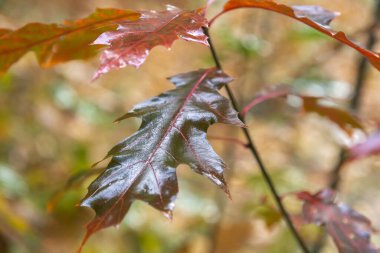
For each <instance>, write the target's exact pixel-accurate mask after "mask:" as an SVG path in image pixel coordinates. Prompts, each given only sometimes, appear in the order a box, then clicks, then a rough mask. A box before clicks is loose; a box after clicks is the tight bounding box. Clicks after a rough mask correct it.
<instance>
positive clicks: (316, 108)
mask: <svg viewBox="0 0 380 253" xmlns="http://www.w3.org/2000/svg"><path fill="white" fill-rule="evenodd" d="M302 100H303V109H304V110H305V111H306V112H314V113H317V114H319V115H320V116H322V117H325V118H328V119H329V120H331V121H332V122H334V123H335V124H337V125H338V126H339V127H340V128H341V129H343V130H344V131H345V132H346V133H347V134H348V135H350V136H351V135H352V133H353V130H354V129H363V126H362V125H361V124H360V122H359V121H358V120H357V119H356V118H355V117H354V116H353V115H352V114H351V113H349V112H348V111H346V110H343V109H340V108H337V107H331V106H327V105H323V104H322V103H321V102H320V101H321V99H320V98H318V97H307V96H303V97H302Z"/></svg>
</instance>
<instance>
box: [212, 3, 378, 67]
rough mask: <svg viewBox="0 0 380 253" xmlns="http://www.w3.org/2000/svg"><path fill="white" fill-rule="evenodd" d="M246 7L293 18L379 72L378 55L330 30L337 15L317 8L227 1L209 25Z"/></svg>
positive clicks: (340, 33)
mask: <svg viewBox="0 0 380 253" xmlns="http://www.w3.org/2000/svg"><path fill="white" fill-rule="evenodd" d="M246 7H248V8H259V9H265V10H268V11H273V12H277V13H280V14H283V15H285V16H288V17H291V18H294V19H296V20H298V21H300V22H302V23H304V24H306V25H308V26H310V27H312V28H314V29H316V30H318V31H320V32H321V33H324V34H326V35H327V36H329V37H331V38H334V39H336V40H337V41H340V42H342V43H344V44H346V45H348V46H350V47H352V48H354V49H356V50H357V51H358V52H359V53H361V54H362V55H363V56H365V57H366V58H367V59H368V60H369V61H370V62H371V64H372V65H373V66H374V67H375V68H377V69H378V70H380V54H379V53H376V52H372V51H370V50H368V49H365V48H363V47H361V46H360V45H358V44H357V43H355V42H353V41H351V40H350V39H348V38H347V37H346V35H345V34H344V33H343V32H341V31H339V32H336V31H333V30H331V29H330V28H329V27H328V25H329V23H330V21H331V20H332V19H333V18H334V17H336V16H337V14H336V13H334V12H330V11H328V10H326V9H324V8H322V7H319V6H292V7H291V6H287V5H284V4H280V3H277V2H275V1H272V0H229V1H228V2H227V3H226V4H225V6H224V9H223V11H222V12H221V13H219V14H218V15H217V16H216V17H214V18H213V19H212V20H211V21H210V25H211V24H212V22H213V21H214V20H215V19H216V18H218V17H219V16H220V15H222V14H224V13H226V12H228V11H231V10H234V9H238V8H246Z"/></svg>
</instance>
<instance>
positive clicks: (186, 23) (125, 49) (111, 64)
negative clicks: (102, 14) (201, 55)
mask: <svg viewBox="0 0 380 253" xmlns="http://www.w3.org/2000/svg"><path fill="white" fill-rule="evenodd" d="M139 13H140V14H141V17H140V19H139V20H136V21H123V22H119V23H118V24H119V26H118V28H117V30H116V31H110V32H105V33H103V34H101V35H100V36H99V37H98V38H97V39H96V40H95V41H94V44H97V45H107V46H108V48H107V49H106V50H104V52H103V53H102V55H101V65H100V67H99V69H98V71H97V72H96V74H95V76H94V79H96V78H98V77H99V76H100V75H102V74H104V73H107V72H109V71H110V70H111V69H118V68H123V67H126V66H134V67H136V68H138V67H139V66H140V65H141V64H143V63H144V62H145V60H146V58H147V56H148V54H149V52H150V50H151V49H152V48H153V47H155V46H159V45H161V46H164V47H166V48H170V47H171V45H172V44H173V42H174V41H175V40H177V39H178V38H181V39H184V40H187V41H192V42H198V43H201V44H204V45H208V42H207V36H206V35H205V34H204V33H203V30H202V27H207V20H206V18H205V17H204V11H203V9H200V10H194V11H185V10H181V9H178V8H176V7H174V6H168V7H167V9H166V10H165V11H140V12H139Z"/></svg>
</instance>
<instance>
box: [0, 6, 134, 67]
mask: <svg viewBox="0 0 380 253" xmlns="http://www.w3.org/2000/svg"><path fill="white" fill-rule="evenodd" d="M139 17H140V14H139V13H137V12H134V11H130V10H118V9H97V10H96V11H95V12H94V13H93V14H91V15H90V16H88V17H86V18H84V19H79V20H74V21H65V22H64V23H63V24H42V23H30V24H27V25H25V26H23V27H21V28H20V29H18V30H15V31H11V30H7V29H1V30H0V73H1V72H5V71H7V70H8V68H9V67H10V66H11V65H12V64H13V63H15V62H16V61H17V60H18V59H20V58H21V57H22V56H23V55H24V54H26V53H27V52H29V51H33V52H34V53H35V54H36V56H37V59H38V62H39V63H40V65H41V66H42V67H50V66H53V65H55V64H57V63H61V62H65V61H69V60H74V59H84V58H88V57H90V56H93V55H96V54H97V52H98V49H99V48H100V46H91V45H90V44H91V43H92V42H93V41H94V40H95V39H96V38H97V37H98V36H99V35H100V34H101V33H103V32H104V31H108V30H112V29H116V27H117V26H116V24H115V21H117V20H119V21H120V20H136V19H138V18H139Z"/></svg>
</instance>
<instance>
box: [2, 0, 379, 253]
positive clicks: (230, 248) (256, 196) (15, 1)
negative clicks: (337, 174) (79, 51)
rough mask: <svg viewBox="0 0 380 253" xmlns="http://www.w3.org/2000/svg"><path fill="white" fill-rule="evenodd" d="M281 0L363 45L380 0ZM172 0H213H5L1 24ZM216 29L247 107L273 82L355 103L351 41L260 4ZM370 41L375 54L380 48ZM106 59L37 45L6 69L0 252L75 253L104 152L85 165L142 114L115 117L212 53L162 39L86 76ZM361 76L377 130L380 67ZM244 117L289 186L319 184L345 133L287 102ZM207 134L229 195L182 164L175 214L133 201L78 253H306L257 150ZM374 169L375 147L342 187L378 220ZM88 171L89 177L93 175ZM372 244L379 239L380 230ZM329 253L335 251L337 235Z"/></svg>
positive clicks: (279, 181) (364, 116)
mask: <svg viewBox="0 0 380 253" xmlns="http://www.w3.org/2000/svg"><path fill="white" fill-rule="evenodd" d="M281 2H283V3H286V4H292V5H295V4H297V5H305V4H317V5H321V6H323V7H325V8H327V9H329V10H333V11H339V12H340V13H341V15H340V17H338V18H337V19H336V20H335V21H334V22H333V24H332V27H333V28H334V29H335V30H343V31H345V32H346V33H347V34H349V35H351V37H352V38H355V40H357V41H359V42H363V43H364V42H365V41H366V38H367V36H366V32H367V31H368V26H369V24H370V23H371V22H372V18H373V15H372V12H373V6H374V4H375V1H374V0H372V1H370V0H335V1H328V0H319V1H316V0H314V1H312V0H310V1H306V0H299V1H281ZM223 3H224V1H217V2H216V4H214V5H213V6H212V8H211V10H210V12H209V13H208V15H209V16H210V17H212V16H213V15H215V14H216V13H217V12H218V11H219V10H220V9H221V8H222V6H223ZM165 4H170V5H175V6H178V7H180V8H185V9H194V8H199V7H201V6H202V5H204V4H205V1H180V0H177V1H174V0H171V1H170V0H166V1H159V0H144V1H130V0H125V1H122V0H119V1H117V0H107V1H102V0H93V1H77V0H54V1H46V0H28V1H25V0H0V24H1V27H6V28H12V29H17V28H19V27H21V26H22V25H24V24H26V23H29V22H56V23H59V22H62V21H63V20H65V19H77V18H82V17H85V16H87V15H88V14H90V13H92V12H93V11H94V10H95V8H96V7H114V8H121V9H123V8H130V9H161V10H162V9H164V8H165ZM378 31H380V30H379V29H378ZM210 32H211V37H212V39H213V41H214V43H215V46H216V49H217V51H218V54H219V55H220V58H221V62H222V64H223V66H224V69H225V71H226V72H227V73H228V74H230V75H231V76H233V77H234V78H235V81H234V82H233V83H232V84H231V88H232V89H233V90H234V92H235V94H236V96H237V98H238V101H239V105H240V106H244V105H245V104H247V103H249V102H250V101H251V100H252V99H253V97H254V96H255V94H256V92H258V91H260V90H262V89H263V88H265V87H270V86H272V85H278V84H289V85H292V86H294V88H295V89H296V90H299V91H302V92H304V93H306V94H309V95H314V96H328V97H331V98H333V99H335V100H334V101H335V102H337V103H338V104H340V105H341V106H343V107H345V106H347V104H348V100H349V99H350V96H351V94H352V89H353V84H354V81H355V78H356V74H357V65H358V61H359V58H360V56H359V54H358V53H357V52H355V51H354V50H352V49H351V48H348V47H345V46H341V45H339V44H338V43H337V42H335V41H333V40H332V39H330V38H328V37H326V36H324V35H320V34H318V33H317V32H315V31H313V30H312V29H311V28H309V27H306V26H305V25H303V24H300V23H297V22H296V21H294V20H290V19H289V18H287V17H284V16H280V15H278V14H274V13H270V12H266V11H263V10H252V9H250V10H248V9H247V10H237V11H234V12H230V13H229V14H226V15H224V16H223V17H222V18H220V19H219V20H218V21H216V23H215V26H214V27H213V28H212V29H211V31H210ZM378 38H379V40H380V32H379V33H378ZM376 48H377V51H380V44H379V45H377V47H376ZM190 52H191V53H190ZM98 64H99V60H98V59H96V58H95V59H90V60H88V61H72V62H69V63H65V64H61V65H58V66H56V67H53V68H51V69H41V68H40V67H39V66H38V64H37V61H36V59H35V56H34V55H33V54H32V53H29V54H27V55H26V56H25V57H23V58H22V59H21V60H20V61H18V62H17V64H15V65H14V66H13V67H12V68H11V69H10V71H9V72H8V73H7V74H6V75H4V76H2V77H1V78H0V105H1V106H0V252H1V253H68V252H75V250H76V249H77V248H78V246H79V244H80V241H81V238H82V236H83V235H84V233H85V225H86V223H87V222H89V221H90V220H91V218H92V217H93V215H94V214H93V212H92V211H91V210H88V209H86V208H79V207H76V205H77V204H78V202H79V201H80V199H81V198H82V197H83V196H84V195H85V194H86V192H87V190H86V187H87V185H88V184H89V183H90V182H91V181H92V180H93V179H94V177H95V176H96V175H97V173H98V172H99V171H100V170H101V169H102V168H104V167H105V166H106V165H107V162H103V163H101V164H99V165H98V166H97V167H96V168H91V165H92V164H93V163H95V162H97V161H99V160H101V159H102V158H103V157H104V155H105V154H106V153H107V151H108V150H109V149H110V148H112V147H113V145H114V144H116V143H117V142H118V141H120V140H122V139H124V138H125V137H127V136H128V135H130V134H131V133H133V132H134V131H136V130H137V129H138V126H139V124H140V121H139V120H138V119H129V120H126V121H124V122H122V123H120V124H114V123H112V122H113V120H114V119H116V118H117V117H118V116H121V115H123V114H124V113H125V112H126V111H127V110H128V109H130V108H131V107H132V106H133V105H135V104H136V103H138V102H141V101H144V100H146V99H148V98H150V97H152V96H155V95H157V94H159V93H161V92H163V91H165V90H168V89H171V88H173V85H172V84H171V83H169V82H168V81H167V80H166V77H168V76H172V75H175V74H177V73H180V72H187V71H191V70H195V69H198V68H207V67H211V66H213V61H212V58H211V56H210V52H209V51H208V49H207V48H206V47H204V46H202V45H197V44H194V43H189V42H185V41H181V40H179V41H177V42H176V43H175V44H174V46H173V48H172V49H171V50H170V51H167V50H166V49H165V48H163V47H157V48H155V49H154V50H153V51H152V53H151V55H150V56H149V57H148V59H147V61H146V63H145V64H144V65H143V66H142V67H141V68H140V69H134V68H132V67H128V68H125V69H122V70H118V71H112V72H111V73H109V74H107V75H105V76H103V77H101V78H100V79H98V80H97V81H95V82H91V78H92V75H93V73H94V72H95V70H96V68H97V65H98ZM366 77H367V78H366V82H365V89H364V93H363V97H362V102H361V107H360V113H359V117H360V119H361V120H362V121H363V123H364V125H365V127H366V129H367V130H368V131H369V132H371V131H374V129H376V128H377V126H378V124H379V123H380V114H379V111H378V108H379V107H380V99H379V95H378V94H380V74H379V72H378V71H376V70H375V69H374V68H372V67H371V68H370V70H369V71H368V73H367V75H366ZM247 123H248V126H249V129H250V130H251V132H252V135H253V137H254V139H255V142H256V144H257V146H258V149H259V151H260V153H261V154H262V156H263V160H264V162H265V163H266V165H267V167H268V168H269V170H270V173H271V175H272V176H273V179H274V181H275V183H276V185H277V187H278V189H279V191H280V192H281V193H282V194H284V193H289V192H294V191H299V190H309V191H312V192H315V191H318V190H320V189H322V188H324V187H325V186H326V185H327V184H328V181H329V171H331V169H332V167H333V166H334V164H335V161H336V159H337V155H338V153H339V147H341V146H343V145H347V143H349V140H348V139H347V136H345V134H344V133H343V132H342V131H341V130H339V129H338V128H337V127H336V126H335V125H334V124H332V123H331V122H329V121H327V120H326V119H323V118H321V117H319V116H317V115H314V114H302V113H300V111H299V109H298V108H296V107H293V106H292V103H291V101H285V100H283V99H278V100H273V101H268V102H265V103H264V104H262V105H258V106H257V107H255V109H254V110H252V111H251V113H250V114H249V115H248V117H247ZM208 134H209V135H210V136H212V137H222V136H225V137H226V136H227V137H231V138H239V139H240V140H242V141H243V140H244V138H243V136H242V135H241V132H240V130H239V129H237V128H234V127H230V126H222V125H216V126H213V127H211V128H210V129H209V131H208ZM210 142H211V143H212V145H213V147H214V148H215V149H216V151H217V152H218V154H220V156H221V157H222V158H223V159H224V160H225V161H226V163H227V165H228V167H229V169H228V171H226V174H227V178H228V182H229V187H230V191H231V194H232V200H229V199H228V198H227V197H226V196H225V194H224V193H223V192H222V191H220V190H219V189H218V188H217V187H216V186H215V185H213V184H212V183H210V181H209V180H207V179H206V178H202V177H201V176H199V175H198V174H195V173H193V172H192V171H191V170H190V169H189V168H188V167H187V166H180V167H179V168H178V174H179V187H180V193H179V196H178V200H177V202H176V209H175V212H174V219H173V221H169V220H167V219H166V218H165V217H164V216H163V215H162V214H161V213H160V212H158V211H156V210H154V209H153V208H151V207H150V206H148V205H147V204H145V203H142V202H136V203H135V204H133V206H132V208H131V210H130V212H129V213H128V214H127V216H126V218H125V219H124V221H123V223H122V224H121V225H120V226H119V227H118V228H109V229H106V230H102V231H101V232H99V233H97V234H96V235H94V236H93V237H92V238H91V239H90V240H89V242H88V243H87V245H86V246H85V248H84V251H83V252H84V253H105V252H107V253H246V252H247V253H248V252H250V253H251V252H257V253H259V252H260V253H263V252H268V253H293V252H298V251H299V249H298V248H297V245H296V243H295V242H294V240H293V238H292V237H291V235H290V234H289V232H288V230H287V228H286V226H285V224H284V223H283V221H281V219H280V216H279V214H278V213H277V212H276V211H275V210H276V209H275V208H274V207H275V205H274V202H273V200H272V198H271V196H270V194H269V192H268V188H267V186H266V185H265V183H264V181H263V180H262V177H261V175H260V173H259V170H258V167H257V165H256V163H255V161H254V159H253V158H252V156H251V154H250V153H249V151H247V150H245V149H244V148H243V147H241V146H239V145H235V144H231V143H225V142H223V141H220V140H216V139H213V138H211V140H210ZM379 167H380V160H379V159H378V158H376V157H372V158H366V159H363V160H360V161H356V162H353V163H350V164H348V165H346V166H345V167H344V170H343V181H342V187H341V191H340V193H341V194H340V195H339V196H340V200H342V201H344V202H346V203H348V204H349V205H351V206H352V207H354V208H355V209H356V210H358V211H360V212H362V213H363V214H365V215H366V216H368V217H369V218H370V219H371V220H372V221H373V225H374V227H375V228H377V229H380V219H379V216H378V214H379V212H380V201H378V196H379V194H380V188H379V186H378V179H379V178H380V168H379ZM89 171H92V172H93V173H92V174H93V176H91V177H85V175H87V174H88V173H89ZM73 175H75V177H74V178H72V176H73ZM70 178H71V181H69V183H68V180H69V179H70ZM285 204H286V206H287V208H288V209H289V210H290V211H291V212H292V213H293V214H294V219H295V220H297V215H298V213H299V211H300V205H301V203H300V202H299V201H297V200H295V199H294V198H293V197H291V196H290V197H287V198H285ZM300 229H301V232H302V235H303V236H304V237H305V240H306V241H307V242H308V243H312V242H313V240H315V238H316V235H317V232H318V229H317V228H316V227H314V226H303V227H302V228H300ZM373 240H374V243H375V244H376V243H377V245H380V237H379V236H374V238H373ZM324 252H336V249H335V247H334V246H333V244H332V242H331V241H328V245H327V247H326V249H325V251H324Z"/></svg>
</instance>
